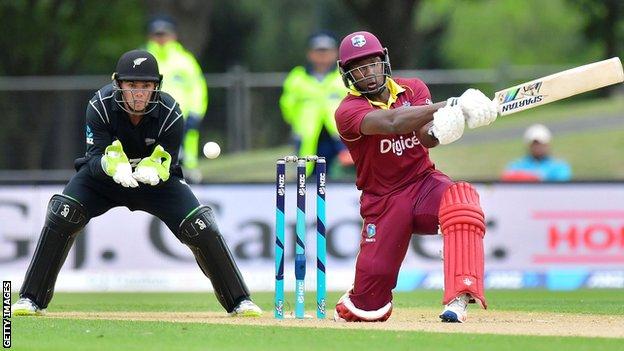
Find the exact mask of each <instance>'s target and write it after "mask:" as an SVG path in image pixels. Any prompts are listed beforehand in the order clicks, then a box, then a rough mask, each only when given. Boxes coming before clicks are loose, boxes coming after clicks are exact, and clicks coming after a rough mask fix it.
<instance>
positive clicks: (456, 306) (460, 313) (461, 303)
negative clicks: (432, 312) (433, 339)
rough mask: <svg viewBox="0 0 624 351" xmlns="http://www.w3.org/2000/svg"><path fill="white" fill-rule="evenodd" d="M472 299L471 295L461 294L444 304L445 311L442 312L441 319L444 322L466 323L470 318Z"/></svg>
mask: <svg viewBox="0 0 624 351" xmlns="http://www.w3.org/2000/svg"><path fill="white" fill-rule="evenodd" d="M469 301H470V295H468V294H461V295H459V296H457V297H456V298H455V299H454V300H453V301H451V302H449V303H448V304H447V305H446V306H444V311H442V314H440V319H442V322H444V323H464V322H465V321H466V319H467V318H468V312H466V309H467V307H468V302H469Z"/></svg>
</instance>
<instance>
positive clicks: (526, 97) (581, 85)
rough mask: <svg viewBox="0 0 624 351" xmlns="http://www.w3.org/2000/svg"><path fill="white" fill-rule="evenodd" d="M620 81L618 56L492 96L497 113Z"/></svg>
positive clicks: (502, 114) (523, 84) (623, 79)
mask: <svg viewBox="0 0 624 351" xmlns="http://www.w3.org/2000/svg"><path fill="white" fill-rule="evenodd" d="M622 82H624V71H623V70H622V62H621V61H620V59H619V58H618V57H614V58H611V59H608V60H604V61H600V62H595V63H590V64H588V65H584V66H579V67H576V68H572V69H569V70H566V71H562V72H559V73H555V74H551V75H549V76H546V77H542V78H538V79H535V80H532V81H530V82H526V83H522V84H520V85H516V86H514V87H511V88H507V89H504V90H501V91H499V92H497V93H496V95H495V96H494V102H496V103H497V104H498V113H499V115H501V116H505V115H509V114H512V113H516V112H520V111H524V110H527V109H530V108H533V107H536V106H540V105H544V104H548V103H551V102H553V101H557V100H561V99H565V98H567V97H570V96H572V95H576V94H580V93H584V92H586V91H590V90H594V89H598V88H602V87H606V86H609V85H612V84H617V83H622Z"/></svg>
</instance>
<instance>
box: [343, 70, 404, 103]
mask: <svg viewBox="0 0 624 351" xmlns="http://www.w3.org/2000/svg"><path fill="white" fill-rule="evenodd" d="M386 87H388V91H389V92H390V97H388V102H379V101H373V100H371V99H369V98H367V97H366V96H364V97H365V98H366V100H368V102H369V103H370V104H371V105H373V106H377V107H381V108H382V109H385V110H387V109H389V108H390V106H392V104H394V103H395V102H396V101H397V100H398V99H399V94H401V93H402V92H404V91H405V89H404V88H403V87H401V86H400V85H399V84H397V82H395V81H394V80H393V79H392V78H390V77H388V78H387V79H386ZM349 94H351V95H354V96H363V95H362V93H360V92H358V91H356V90H353V89H349Z"/></svg>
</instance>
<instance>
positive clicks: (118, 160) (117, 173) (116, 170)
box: [101, 140, 139, 188]
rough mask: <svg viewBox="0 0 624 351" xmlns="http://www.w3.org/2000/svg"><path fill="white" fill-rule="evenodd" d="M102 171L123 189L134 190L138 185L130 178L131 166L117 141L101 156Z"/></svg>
mask: <svg viewBox="0 0 624 351" xmlns="http://www.w3.org/2000/svg"><path fill="white" fill-rule="evenodd" d="M101 164H102V169H103V170H104V173H106V174H107V175H109V176H110V177H113V180H114V181H115V182H116V183H117V184H121V186H123V187H126V188H128V187H130V188H136V187H137V186H139V183H137V181H136V180H135V179H134V178H133V177H132V166H130V162H129V161H128V156H126V154H125V153H124V151H123V147H122V146H121V142H120V141H119V140H115V141H113V143H112V144H111V145H109V146H107V147H106V149H105V150H104V156H102V161H101Z"/></svg>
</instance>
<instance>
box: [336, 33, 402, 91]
mask: <svg viewBox="0 0 624 351" xmlns="http://www.w3.org/2000/svg"><path fill="white" fill-rule="evenodd" d="M369 56H379V57H381V58H382V61H381V64H382V65H383V75H384V84H383V85H382V86H380V87H378V88H376V89H375V90H360V89H359V88H358V87H357V85H356V84H355V83H357V82H358V81H356V80H355V78H354V77H353V74H352V73H353V71H355V70H357V69H359V68H360V67H351V68H349V63H351V62H352V61H354V60H357V59H361V58H365V57H369ZM338 69H339V70H340V74H341V75H342V81H343V82H344V84H345V86H346V87H347V88H352V89H355V90H357V91H359V92H360V93H363V94H377V93H379V92H381V91H383V89H385V86H386V84H385V82H386V80H385V79H386V78H387V77H390V76H391V75H392V71H391V68H390V58H389V57H388V49H386V48H384V47H383V46H382V45H381V42H380V41H379V39H377V37H376V36H375V35H373V34H372V33H369V32H364V31H360V32H355V33H351V34H349V35H347V36H346V37H344V39H342V42H341V43H340V48H339V49H338ZM361 80H362V79H360V81H361Z"/></svg>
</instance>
